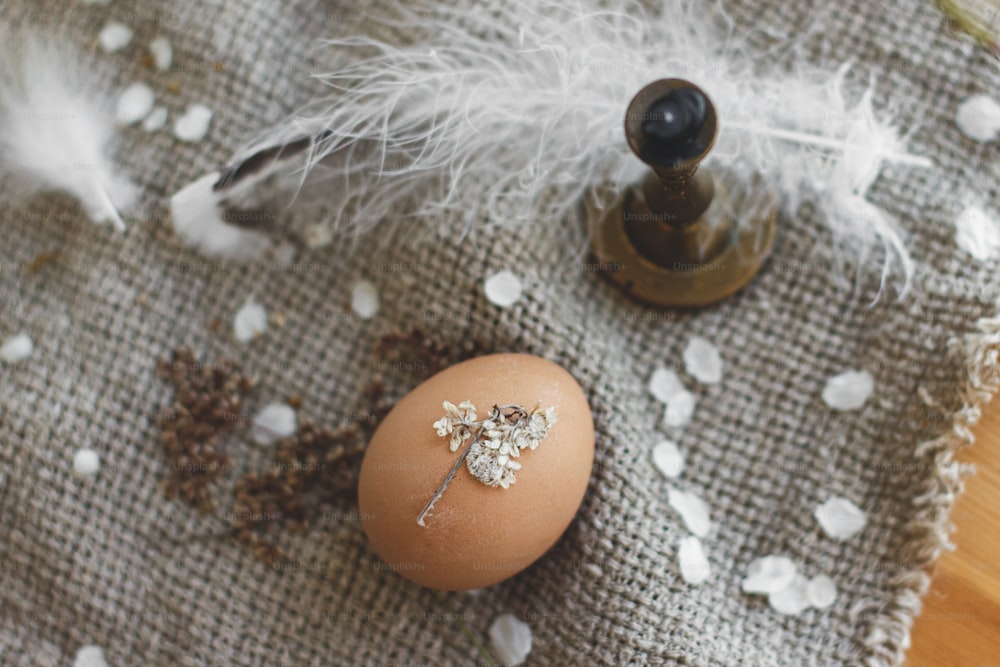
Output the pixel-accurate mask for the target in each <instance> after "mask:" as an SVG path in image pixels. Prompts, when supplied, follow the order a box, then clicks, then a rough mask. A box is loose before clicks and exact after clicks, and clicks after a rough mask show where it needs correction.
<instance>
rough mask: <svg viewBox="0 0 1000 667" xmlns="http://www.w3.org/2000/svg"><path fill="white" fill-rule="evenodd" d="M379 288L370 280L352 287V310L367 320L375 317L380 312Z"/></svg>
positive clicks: (361, 281)
mask: <svg viewBox="0 0 1000 667" xmlns="http://www.w3.org/2000/svg"><path fill="white" fill-rule="evenodd" d="M378 306H379V303H378V288H376V287H375V283H373V282H372V281H370V280H359V281H358V282H356V283H354V286H353V287H351V310H353V311H354V313H355V314H356V315H357V316H358V317H360V318H362V319H366V320H370V319H371V318H373V317H375V313H377V312H378Z"/></svg>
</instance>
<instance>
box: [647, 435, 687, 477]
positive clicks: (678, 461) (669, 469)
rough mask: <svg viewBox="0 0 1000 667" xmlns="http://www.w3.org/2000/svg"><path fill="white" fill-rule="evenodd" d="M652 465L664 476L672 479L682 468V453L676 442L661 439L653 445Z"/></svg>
mask: <svg viewBox="0 0 1000 667" xmlns="http://www.w3.org/2000/svg"><path fill="white" fill-rule="evenodd" d="M653 465H655V466H656V469H657V470H659V471H660V472H661V473H663V476H664V477H669V478H670V479H674V478H676V477H678V476H679V475H680V474H681V472H682V471H683V470H684V455H683V454H682V453H681V450H680V448H679V447H678V446H677V443H676V442H673V441H671V440H663V441H662V442H660V443H658V444H657V445H656V447H653Z"/></svg>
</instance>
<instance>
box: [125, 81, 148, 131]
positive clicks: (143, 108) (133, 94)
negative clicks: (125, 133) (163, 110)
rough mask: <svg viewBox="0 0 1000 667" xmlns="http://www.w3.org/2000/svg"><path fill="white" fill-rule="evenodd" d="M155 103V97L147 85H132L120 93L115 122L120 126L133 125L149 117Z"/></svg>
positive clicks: (140, 83)
mask: <svg viewBox="0 0 1000 667" xmlns="http://www.w3.org/2000/svg"><path fill="white" fill-rule="evenodd" d="M155 102H156V95H154V94H153V89H152V88H150V87H149V85H148V84H145V83H143V82H141V81H140V82H138V83H133V84H132V85H131V86H129V87H128V88H126V89H125V90H124V91H122V94H121V95H120V96H119V97H118V104H117V106H116V107H115V120H117V121H118V122H119V123H120V124H122V125H133V124H135V123H138V122H139V121H140V120H142V119H143V118H146V117H147V116H148V115H149V112H150V111H152V110H153V104H154V103H155Z"/></svg>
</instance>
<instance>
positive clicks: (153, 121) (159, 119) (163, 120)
mask: <svg viewBox="0 0 1000 667" xmlns="http://www.w3.org/2000/svg"><path fill="white" fill-rule="evenodd" d="M166 124H167V109H166V107H156V108H155V109H153V110H152V111H150V112H149V115H148V116H146V120H144V121H142V129H144V130H146V131H147V132H156V131H157V130H159V129H160V128H162V127H163V126H164V125H166Z"/></svg>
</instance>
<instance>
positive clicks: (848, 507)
mask: <svg viewBox="0 0 1000 667" xmlns="http://www.w3.org/2000/svg"><path fill="white" fill-rule="evenodd" d="M813 516H815V517H816V521H817V522H819V525H820V527H821V528H822V529H823V532H824V533H826V534H827V535H829V536H830V537H832V538H833V539H835V540H846V539H848V538H850V537H852V536H854V535H855V534H856V533H857V532H858V531H860V530H861V529H862V528H864V527H865V523H866V522H867V520H868V519H867V517H866V516H865V513H864V511H863V510H862V509H861V508H860V507H858V506H857V505H855V504H854V503H852V502H851V501H850V500H848V499H847V498H841V497H840V496H833V497H831V498H830V499H828V500H827V501H826V502H825V503H823V504H822V505H820V506H819V507H817V508H816V511H815V512H814V513H813Z"/></svg>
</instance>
